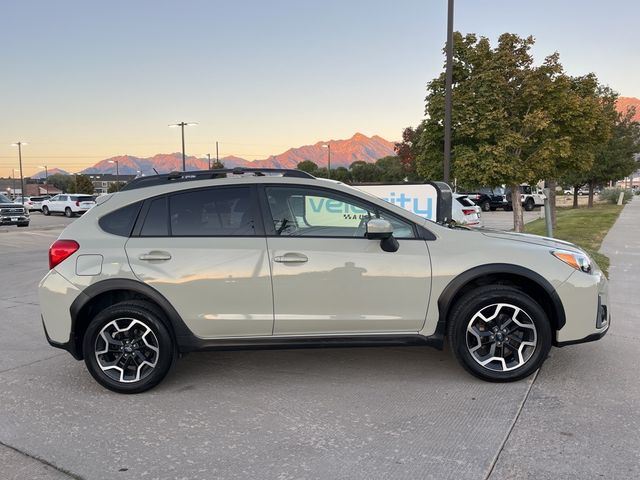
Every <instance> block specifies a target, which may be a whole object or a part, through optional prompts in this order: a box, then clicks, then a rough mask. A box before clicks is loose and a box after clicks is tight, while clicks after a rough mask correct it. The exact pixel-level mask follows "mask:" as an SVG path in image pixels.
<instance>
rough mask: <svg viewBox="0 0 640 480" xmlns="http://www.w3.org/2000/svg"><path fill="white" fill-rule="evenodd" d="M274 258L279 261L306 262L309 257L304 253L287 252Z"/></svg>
mask: <svg viewBox="0 0 640 480" xmlns="http://www.w3.org/2000/svg"><path fill="white" fill-rule="evenodd" d="M273 260H274V261H276V262H278V263H304V262H306V261H307V260H309V258H308V257H307V256H306V255H303V254H302V253H285V254H284V255H282V256H279V257H275V258H274V259H273Z"/></svg>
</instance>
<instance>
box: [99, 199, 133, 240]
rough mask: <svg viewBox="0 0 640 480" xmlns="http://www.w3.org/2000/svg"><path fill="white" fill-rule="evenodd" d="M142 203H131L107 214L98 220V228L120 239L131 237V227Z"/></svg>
mask: <svg viewBox="0 0 640 480" xmlns="http://www.w3.org/2000/svg"><path fill="white" fill-rule="evenodd" d="M141 207H142V202H136V203H132V204H131V205H127V206H126V207H122V208H119V209H117V210H114V211H113V212H111V213H107V214H106V215H105V216H103V217H102V218H100V220H98V224H99V225H100V228H101V229H102V230H104V231H105V232H107V233H111V234H113V235H119V236H121V237H128V236H130V235H131V231H132V230H133V225H134V224H135V222H136V218H138V213H140V208H141Z"/></svg>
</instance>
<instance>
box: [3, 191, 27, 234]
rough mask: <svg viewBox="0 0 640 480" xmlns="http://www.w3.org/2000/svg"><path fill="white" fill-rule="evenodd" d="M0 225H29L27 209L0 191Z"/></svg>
mask: <svg viewBox="0 0 640 480" xmlns="http://www.w3.org/2000/svg"><path fill="white" fill-rule="evenodd" d="M0 225H17V226H19V227H28V226H29V209H28V208H27V207H26V206H23V205H22V204H21V203H17V202H12V201H11V200H9V198H8V197H6V196H5V195H2V194H1V193H0Z"/></svg>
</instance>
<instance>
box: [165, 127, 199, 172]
mask: <svg viewBox="0 0 640 480" xmlns="http://www.w3.org/2000/svg"><path fill="white" fill-rule="evenodd" d="M192 125H197V123H193V122H190V123H189V122H180V123H173V124H171V125H169V126H170V127H180V129H181V130H182V171H183V172H186V171H187V163H186V154H185V150H184V127H190V126H192Z"/></svg>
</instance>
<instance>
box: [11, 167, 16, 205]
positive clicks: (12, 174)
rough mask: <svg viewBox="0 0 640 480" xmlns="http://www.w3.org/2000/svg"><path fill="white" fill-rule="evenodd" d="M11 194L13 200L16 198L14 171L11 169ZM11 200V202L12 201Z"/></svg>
mask: <svg viewBox="0 0 640 480" xmlns="http://www.w3.org/2000/svg"><path fill="white" fill-rule="evenodd" d="M11 185H12V186H11V190H12V191H11V193H12V194H13V198H16V169H15V168H12V169H11ZM13 198H12V199H11V200H13Z"/></svg>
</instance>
